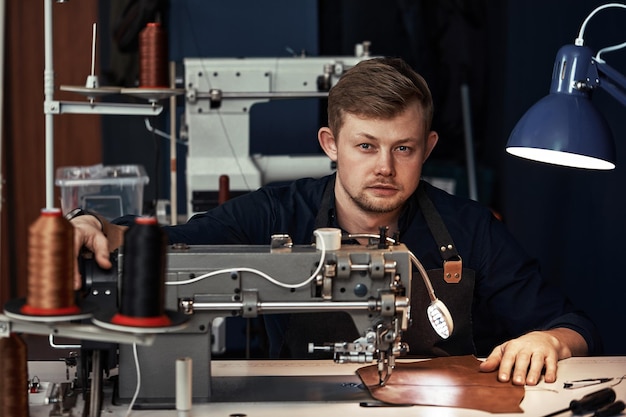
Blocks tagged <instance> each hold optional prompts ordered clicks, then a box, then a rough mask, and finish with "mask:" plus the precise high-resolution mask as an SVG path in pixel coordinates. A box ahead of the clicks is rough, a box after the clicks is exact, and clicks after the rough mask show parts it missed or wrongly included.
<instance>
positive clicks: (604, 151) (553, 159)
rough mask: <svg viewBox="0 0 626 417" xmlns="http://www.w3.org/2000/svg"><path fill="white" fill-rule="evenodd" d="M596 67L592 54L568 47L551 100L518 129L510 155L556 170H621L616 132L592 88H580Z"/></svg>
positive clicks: (556, 71) (556, 73)
mask: <svg viewBox="0 0 626 417" xmlns="http://www.w3.org/2000/svg"><path fill="white" fill-rule="evenodd" d="M594 66H595V62H594V61H593V59H592V52H591V50H590V49H589V48H587V47H585V46H574V45H566V46H563V47H562V48H561V49H560V50H559V52H558V53H557V56H556V60H555V62H554V69H553V72H552V84H551V86H550V94H549V95H548V96H546V97H544V98H543V99H541V100H540V101H538V102H537V103H536V104H535V105H534V106H533V107H531V108H530V109H529V110H528V111H527V112H526V114H525V115H524V116H523V117H522V118H521V119H520V121H519V122H518V123H517V125H516V126H515V128H514V129H513V132H512V133H511V136H510V137H509V142H508V143H507V146H506V150H507V152H509V153H511V154H513V155H516V156H519V157H522V158H527V159H532V160H535V161H540V162H546V163H549V164H555V165H563V166H569V167H577V168H587V169H599V170H608V169H613V168H615V144H614V142H613V138H612V134H611V129H610V127H609V125H608V123H607V121H606V120H605V119H604V117H603V116H602V114H600V112H599V111H598V110H597V109H596V108H595V107H594V105H593V103H592V102H591V88H585V87H582V88H581V87H580V84H581V83H580V81H584V80H589V79H590V77H591V75H590V74H591V73H592V72H593V70H594ZM593 78H596V77H595V76H594V77H593Z"/></svg>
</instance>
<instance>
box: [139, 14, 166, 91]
mask: <svg viewBox="0 0 626 417" xmlns="http://www.w3.org/2000/svg"><path fill="white" fill-rule="evenodd" d="M167 59H168V58H167V33H166V32H165V30H164V29H163V27H162V26H161V24H160V23H156V22H152V23H148V24H147V25H146V27H145V28H144V29H143V30H142V31H141V33H139V87H142V88H167V87H168V86H169V75H168V61H167Z"/></svg>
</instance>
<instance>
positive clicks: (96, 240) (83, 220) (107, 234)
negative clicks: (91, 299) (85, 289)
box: [70, 214, 127, 290]
mask: <svg viewBox="0 0 626 417" xmlns="http://www.w3.org/2000/svg"><path fill="white" fill-rule="evenodd" d="M70 223H71V224H72V226H74V255H75V256H74V259H76V261H75V263H74V289H76V290H78V289H80V287H81V285H82V279H81V276H80V272H79V270H78V256H79V254H80V251H81V249H82V248H83V247H85V248H86V249H88V250H89V251H91V252H93V254H94V258H95V260H96V263H97V264H98V265H99V266H100V267H102V268H104V269H109V268H111V266H112V265H111V260H110V259H109V256H110V253H111V252H113V251H114V250H115V249H117V248H119V247H120V246H121V245H122V243H123V242H124V232H125V231H126V229H127V227H126V226H119V225H115V224H111V223H109V222H107V221H106V220H105V219H103V218H102V217H96V216H95V215H91V214H88V215H83V216H78V217H75V218H73V219H72V220H71V221H70ZM103 229H104V230H103Z"/></svg>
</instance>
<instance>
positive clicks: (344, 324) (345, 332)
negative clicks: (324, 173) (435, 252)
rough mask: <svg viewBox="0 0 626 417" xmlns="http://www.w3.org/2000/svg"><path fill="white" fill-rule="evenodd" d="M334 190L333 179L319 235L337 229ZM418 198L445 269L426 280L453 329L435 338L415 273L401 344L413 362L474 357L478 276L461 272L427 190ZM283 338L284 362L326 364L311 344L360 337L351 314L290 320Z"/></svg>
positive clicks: (318, 225) (425, 296)
mask: <svg viewBox="0 0 626 417" xmlns="http://www.w3.org/2000/svg"><path fill="white" fill-rule="evenodd" d="M334 185H335V180H334V178H333V179H332V180H330V181H329V182H328V184H327V185H326V189H325V190H324V195H323V198H322V204H321V206H320V210H319V211H318V214H317V216H316V219H315V228H316V229H317V228H323V227H336V226H335V224H336V223H335V213H334V188H335V187H334ZM417 193H418V202H419V205H420V209H421V211H422V213H423V215H424V217H425V219H426V222H427V224H428V228H429V229H430V232H431V234H432V235H433V237H434V238H435V241H436V242H437V245H438V246H439V248H440V249H441V250H440V253H441V256H442V267H441V268H438V269H432V270H429V271H427V272H428V276H429V278H430V281H431V283H432V286H433V289H434V291H435V294H436V296H437V298H439V299H440V300H441V301H443V302H444V304H445V305H446V307H447V308H448V310H449V311H450V314H451V315H452V319H453V322H454V329H453V332H452V334H451V335H450V337H449V338H448V339H442V338H441V337H439V336H438V335H437V334H436V333H435V331H434V330H433V328H432V326H431V325H430V322H429V320H428V316H427V313H426V308H427V307H428V306H429V305H430V302H431V301H430V298H429V295H428V291H427V288H426V285H425V284H424V282H423V280H422V277H421V275H420V273H419V271H418V270H417V268H413V278H412V284H411V324H410V326H409V329H408V330H407V331H406V332H405V334H404V335H403V337H402V340H403V341H404V342H407V343H408V345H409V353H408V355H409V356H412V357H433V356H449V355H466V354H475V348H474V342H473V334H472V323H471V317H472V299H473V293H474V280H475V274H474V271H473V270H470V269H467V268H463V267H462V260H461V257H460V256H459V254H458V252H457V251H456V246H455V245H454V242H453V241H452V238H451V237H450V235H449V233H448V229H447V228H446V226H445V224H444V222H443V219H442V218H441V216H440V215H439V213H438V212H437V210H436V208H435V206H434V205H433V203H432V202H431V200H430V198H429V197H428V196H427V195H426V192H425V191H424V190H423V187H418V189H417ZM418 259H419V257H418ZM284 336H285V340H284V342H283V346H282V350H281V354H280V356H281V357H290V358H311V357H317V358H326V357H328V355H327V354H321V353H320V354H311V353H309V352H307V350H306V348H305V347H306V346H307V344H308V343H314V344H316V345H317V344H324V343H329V342H331V343H332V342H340V341H352V340H355V339H356V338H358V337H359V336H360V335H359V333H358V331H357V330H356V327H355V326H354V323H353V322H352V319H351V318H350V316H349V315H348V314H347V313H304V314H292V315H291V316H290V318H289V325H288V327H287V329H286V331H285V334H284Z"/></svg>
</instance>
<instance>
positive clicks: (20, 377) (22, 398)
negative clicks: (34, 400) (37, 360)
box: [0, 333, 29, 417]
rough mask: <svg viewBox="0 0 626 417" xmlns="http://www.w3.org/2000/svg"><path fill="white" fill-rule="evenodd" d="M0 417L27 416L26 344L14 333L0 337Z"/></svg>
mask: <svg viewBox="0 0 626 417" xmlns="http://www.w3.org/2000/svg"><path fill="white" fill-rule="evenodd" d="M0 358H2V359H1V360H0V416H11V417H27V416H28V414H29V413H28V362H27V360H28V359H27V352H26V343H24V341H23V340H22V339H21V338H20V337H19V336H18V335H16V334H15V333H11V334H10V335H9V337H0Z"/></svg>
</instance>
